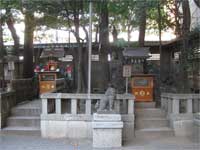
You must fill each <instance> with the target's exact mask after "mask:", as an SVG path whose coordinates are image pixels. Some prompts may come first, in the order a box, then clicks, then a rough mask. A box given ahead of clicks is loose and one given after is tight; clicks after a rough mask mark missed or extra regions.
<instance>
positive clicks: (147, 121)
mask: <svg viewBox="0 0 200 150" xmlns="http://www.w3.org/2000/svg"><path fill="white" fill-rule="evenodd" d="M168 125H169V124H168V120H167V119H165V118H138V119H136V129H145V128H161V127H168Z"/></svg>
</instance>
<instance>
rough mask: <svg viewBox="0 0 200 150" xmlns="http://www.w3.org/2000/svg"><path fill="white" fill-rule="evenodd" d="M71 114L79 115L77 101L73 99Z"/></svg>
mask: <svg viewBox="0 0 200 150" xmlns="http://www.w3.org/2000/svg"><path fill="white" fill-rule="evenodd" d="M71 114H73V115H76V114H77V99H71Z"/></svg>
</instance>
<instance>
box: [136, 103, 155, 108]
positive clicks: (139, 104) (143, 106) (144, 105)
mask: <svg viewBox="0 0 200 150" xmlns="http://www.w3.org/2000/svg"><path fill="white" fill-rule="evenodd" d="M155 107H156V103H155V102H135V108H155Z"/></svg>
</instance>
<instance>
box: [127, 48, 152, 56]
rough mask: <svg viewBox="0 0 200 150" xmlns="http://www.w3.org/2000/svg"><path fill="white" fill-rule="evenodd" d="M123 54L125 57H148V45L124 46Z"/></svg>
mask: <svg viewBox="0 0 200 150" xmlns="http://www.w3.org/2000/svg"><path fill="white" fill-rule="evenodd" d="M123 55H124V56H125V57H133V58H148V57H150V51H149V47H137V48H133V47H126V48H124V51H123Z"/></svg>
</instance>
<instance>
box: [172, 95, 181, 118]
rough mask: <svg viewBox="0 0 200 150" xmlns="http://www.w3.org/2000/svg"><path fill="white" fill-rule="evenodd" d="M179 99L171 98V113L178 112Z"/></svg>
mask: <svg viewBox="0 0 200 150" xmlns="http://www.w3.org/2000/svg"><path fill="white" fill-rule="evenodd" d="M179 101H180V100H179V99H177V98H173V99H172V113H173V114H179V111H180V107H179Z"/></svg>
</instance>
